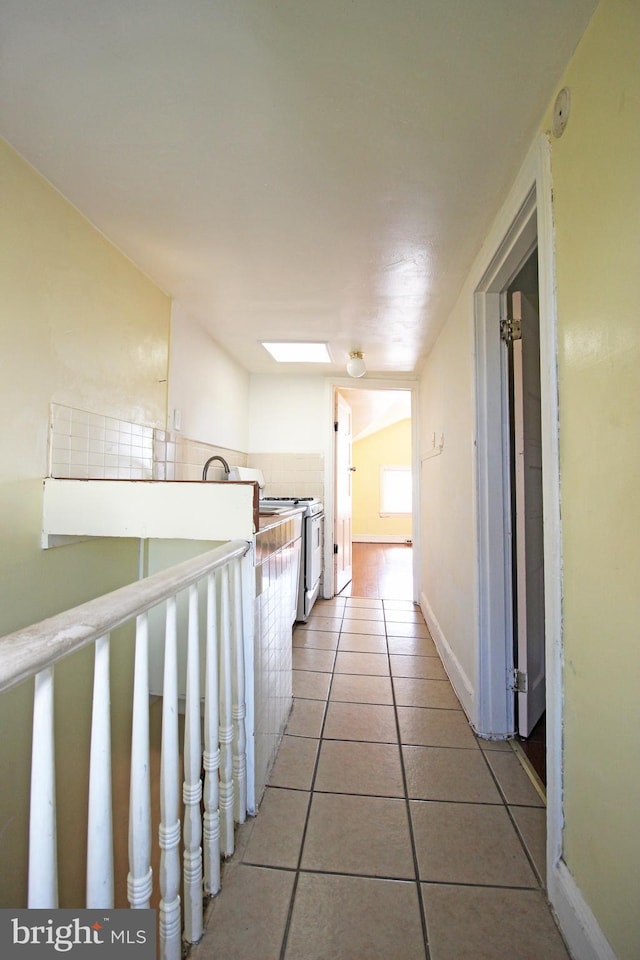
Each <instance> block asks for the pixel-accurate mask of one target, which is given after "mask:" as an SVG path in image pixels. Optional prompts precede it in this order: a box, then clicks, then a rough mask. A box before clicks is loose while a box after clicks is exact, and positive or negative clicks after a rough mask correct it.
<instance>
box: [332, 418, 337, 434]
mask: <svg viewBox="0 0 640 960" xmlns="http://www.w3.org/2000/svg"><path fill="white" fill-rule="evenodd" d="M333 429H334V430H335V432H336V433H337V432H338V421H337V420H334V421H333Z"/></svg>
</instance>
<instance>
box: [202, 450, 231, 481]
mask: <svg viewBox="0 0 640 960" xmlns="http://www.w3.org/2000/svg"><path fill="white" fill-rule="evenodd" d="M214 460H218V461H219V462H220V463H221V464H222V466H223V467H224V472H225V476H226V477H228V476H229V464H228V463H227V461H226V460H225V458H224V457H218V456H215V457H209V459H208V460H207V462H206V463H205V465H204V467H203V469H202V479H203V480H206V479H207V470H208V469H209V464H210V463H213V461H214Z"/></svg>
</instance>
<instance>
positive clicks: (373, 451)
mask: <svg viewBox="0 0 640 960" xmlns="http://www.w3.org/2000/svg"><path fill="white" fill-rule="evenodd" d="M334 412H335V415H334V430H335V461H334V462H335V524H334V527H335V529H334V557H335V580H334V591H335V593H342V594H350V595H351V596H375V597H385V598H387V599H407V600H413V550H412V544H413V527H412V522H413V521H412V509H413V505H412V422H411V391H410V390H406V389H404V390H403V389H375V388H371V389H368V388H365V387H360V388H348V387H337V388H336V391H335V406H334Z"/></svg>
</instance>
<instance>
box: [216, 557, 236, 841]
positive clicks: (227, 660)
mask: <svg viewBox="0 0 640 960" xmlns="http://www.w3.org/2000/svg"><path fill="white" fill-rule="evenodd" d="M219 645H220V843H221V848H222V855H223V856H225V857H230V856H231V854H232V853H233V850H234V836H233V758H232V752H231V744H232V740H233V722H232V716H231V703H232V692H231V624H230V613H229V569H228V567H223V568H222V570H221V571H220V636H219Z"/></svg>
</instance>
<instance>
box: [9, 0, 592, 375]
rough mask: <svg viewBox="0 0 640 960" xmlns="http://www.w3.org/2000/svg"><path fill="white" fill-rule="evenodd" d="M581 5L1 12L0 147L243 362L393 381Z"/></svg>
mask: <svg viewBox="0 0 640 960" xmlns="http://www.w3.org/2000/svg"><path fill="white" fill-rule="evenodd" d="M595 5H596V3H595V0H207V2H205V0H0V134H1V135H2V136H3V137H4V138H5V139H6V140H8V141H9V143H10V144H12V145H13V147H14V148H15V149H16V150H17V151H18V152H19V153H20V154H22V155H23V156H24V157H25V158H26V159H27V160H28V161H30V162H31V163H32V164H33V165H34V166H35V167H36V168H37V169H38V170H39V171H40V172H41V173H42V174H44V176H45V177H47V178H48V179H49V180H50V181H51V183H52V184H54V186H56V187H57V188H58V189H59V190H60V191H61V192H62V193H63V194H64V195H65V196H66V197H67V198H68V199H69V200H70V201H71V202H72V203H73V204H75V205H76V206H77V207H78V208H79V210H81V211H82V212H83V213H84V215H85V216H86V217H88V218H89V220H91V221H92V222H93V223H94V224H96V226H97V227H98V228H99V229H100V230H102V231H103V232H104V233H105V234H106V236H108V237H109V238H110V239H111V240H112V241H113V242H114V243H115V244H116V245H117V246H118V247H120V248H121V249H122V250H123V251H124V252H125V253H126V254H127V255H128V256H129V257H131V259H132V260H133V261H135V263H137V264H138V265H139V266H140V267H141V268H142V269H143V270H144V271H146V273H148V274H149V276H150V277H152V278H153V279H154V280H155V281H156V282H157V283H158V284H159V285H160V286H161V287H162V288H163V289H164V290H166V291H167V292H168V293H170V294H171V295H172V296H174V297H175V298H176V299H177V300H178V301H180V303H181V304H182V306H183V307H184V308H185V309H186V310H187V312H188V313H189V314H190V315H191V316H193V317H194V318H195V319H197V320H198V321H199V322H200V323H201V324H202V325H203V326H204V327H205V328H206V329H208V330H209V331H210V332H211V335H212V336H213V337H214V338H215V339H216V340H217V341H218V342H219V343H221V344H222V345H223V346H224V347H225V348H226V350H227V351H228V352H229V353H230V354H231V355H232V356H234V357H235V358H236V359H238V360H239V361H240V362H241V363H242V364H243V365H244V366H245V367H246V368H247V369H249V370H251V371H257V372H276V370H277V371H278V372H280V370H281V367H278V365H276V363H275V361H273V360H272V359H271V358H270V357H269V355H268V354H267V353H266V352H265V351H264V350H263V348H262V347H260V346H259V344H258V341H259V340H260V339H270V340H278V339H285V340H289V339H304V340H310V339H324V340H327V341H329V343H330V349H331V352H332V355H333V357H334V359H335V360H336V365H335V366H332V367H330V368H329V369H328V370H327V368H326V367H322V368H313V372H316V371H317V372H319V373H326V372H330V373H341V372H343V370H344V363H345V361H346V359H347V356H348V353H349V351H350V350H356V349H359V350H362V351H363V352H364V355H365V361H366V363H367V366H368V369H369V371H370V372H371V373H378V374H382V375H383V376H388V375H394V374H395V375H399V376H406V375H408V374H411V373H412V372H414V371H415V369H416V365H417V364H418V363H419V360H420V357H421V356H423V355H424V354H425V352H426V351H428V349H429V348H430V346H431V345H432V343H433V341H434V339H435V337H436V335H437V333H438V330H439V329H440V327H441V325H442V323H443V321H444V319H445V317H446V314H447V311H448V310H449V309H450V307H451V306H452V303H453V301H454V299H455V297H456V295H457V293H458V291H459V288H460V285H461V282H462V280H463V278H464V276H465V272H466V271H467V269H468V267H469V265H470V263H471V261H472V259H473V257H474V256H475V254H476V252H477V249H478V247H479V244H480V242H481V239H482V237H483V235H484V232H485V231H486V229H487V227H488V224H489V222H490V219H491V217H492V216H493V214H494V213H495V210H496V208H497V204H498V203H499V201H500V199H501V197H502V196H503V194H504V192H505V191H506V189H507V188H508V186H509V184H510V182H511V181H512V179H513V177H514V176H515V173H516V172H517V169H518V167H519V165H520V164H521V162H522V160H523V159H524V154H525V152H526V149H527V147H528V145H529V144H530V142H531V139H532V137H533V135H534V134H535V131H536V129H537V127H538V125H539V123H540V120H541V117H542V113H543V111H544V109H545V107H546V105H547V103H548V102H549V100H550V99H551V97H552V96H553V93H554V90H555V88H556V86H557V83H558V80H559V78H560V76H561V73H562V70H563V68H564V66H565V65H566V62H567V61H568V59H569V57H570V55H571V52H572V50H573V49H574V47H575V45H576V43H577V41H578V39H579V37H580V35H581V33H582V31H583V30H584V28H585V26H586V23H587V22H588V19H589V17H590V15H591V13H592V11H593V9H594V7H595ZM299 369H300V368H298V371H299ZM305 370H306V368H305Z"/></svg>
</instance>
